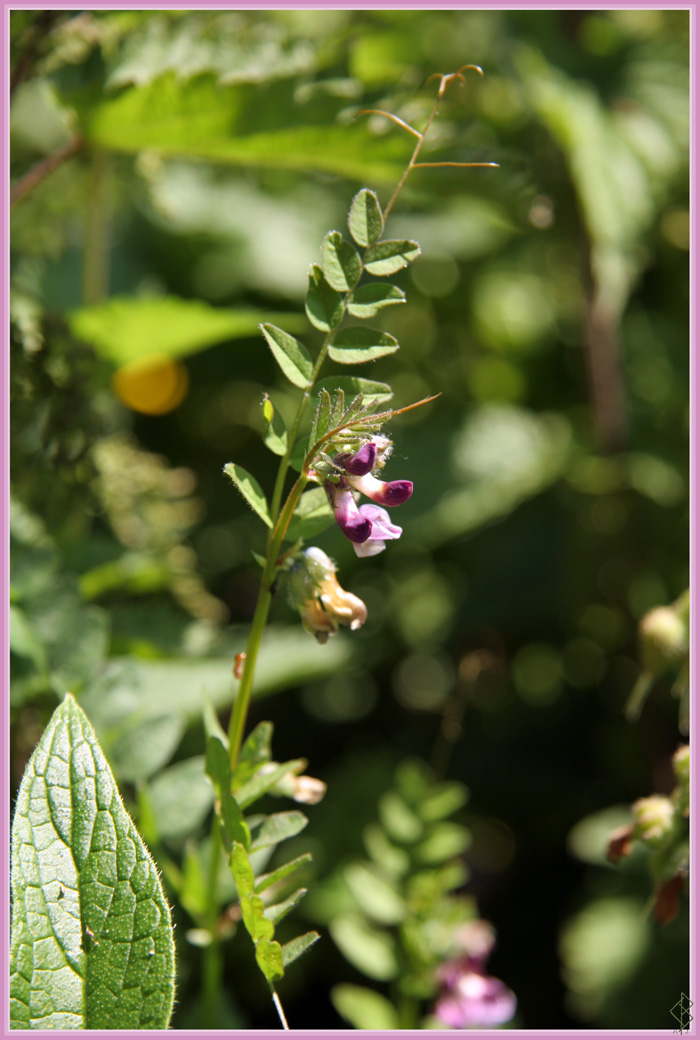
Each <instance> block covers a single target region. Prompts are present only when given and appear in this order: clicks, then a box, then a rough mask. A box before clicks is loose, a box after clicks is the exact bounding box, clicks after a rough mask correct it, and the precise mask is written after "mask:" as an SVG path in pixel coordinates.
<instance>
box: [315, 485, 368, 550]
mask: <svg viewBox="0 0 700 1040" xmlns="http://www.w3.org/2000/svg"><path fill="white" fill-rule="evenodd" d="M326 490H327V492H328V497H329V498H330V502H331V508H332V510H333V513H334V514H335V519H336V521H337V522H338V526H339V527H340V530H341V531H342V532H343V534H344V535H345V537H346V538H349V539H350V541H351V542H353V543H355V544H358V543H361V542H366V541H367V539H368V538H369V536H370V534H371V532H372V523H371V521H370V520H369V519H368V518H367V517H364V516H362V514H361V513H360V510H359V509H358V508H357V505H356V503H355V499H354V498H353V497H352V491H350V489H349V488H343V487H340V486H337V485H335V484H326Z"/></svg>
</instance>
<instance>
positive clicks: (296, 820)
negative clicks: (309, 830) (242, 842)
mask: <svg viewBox="0 0 700 1040" xmlns="http://www.w3.org/2000/svg"><path fill="white" fill-rule="evenodd" d="M308 822H309V821H308V819H307V818H306V816H304V814H303V813H301V812H299V811H298V810H297V809H291V810H289V812H280V813H271V814H270V816H266V817H265V819H264V821H263V823H262V825H261V827H260V829H259V830H258V831H257V833H256V834H255V837H254V839H253V841H252V843H251V845H250V851H251V852H255V851H256V850H257V849H266V848H269V846H270V845H278V844H279V843H280V842H281V841H285V840H286V839H287V838H293V837H294V836H295V835H296V834H299V833H300V831H303V829H304V827H306V825H307V823H308Z"/></svg>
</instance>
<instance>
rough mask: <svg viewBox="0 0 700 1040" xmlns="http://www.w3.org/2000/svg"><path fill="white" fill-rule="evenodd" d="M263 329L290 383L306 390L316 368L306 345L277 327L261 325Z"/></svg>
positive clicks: (276, 359)
mask: <svg viewBox="0 0 700 1040" xmlns="http://www.w3.org/2000/svg"><path fill="white" fill-rule="evenodd" d="M261 329H262V333H263V335H264V337H265V339H266V340H267V342H268V345H269V347H270V350H271V351H272V353H273V355H274V358H275V361H276V362H277V364H278V365H279V366H280V368H281V369H282V371H283V372H284V374H285V375H286V377H287V379H288V380H289V382H290V383H293V384H294V386H298V387H300V388H301V389H306V387H307V386H308V385H309V382H310V380H311V373H312V372H313V368H314V366H313V361H312V360H311V358H310V357H309V354H308V351H307V350H306V347H305V346H304V344H303V343H300V342H299V340H298V339H295V338H294V336H290V335H289V333H288V332H284V330H283V329H278V328H277V327H276V326H275V325H268V324H265V325H261Z"/></svg>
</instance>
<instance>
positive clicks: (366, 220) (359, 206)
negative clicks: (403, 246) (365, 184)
mask: <svg viewBox="0 0 700 1040" xmlns="http://www.w3.org/2000/svg"><path fill="white" fill-rule="evenodd" d="M348 227H349V228H350V234H351V235H352V237H353V238H354V239H355V241H356V242H357V244H358V246H371V245H372V243H373V242H376V241H377V239H378V238H379V236H380V235H381V233H382V231H383V229H384V218H383V217H382V210H381V207H380V205H379V199H378V198H377V196H376V195H375V194H374V192H373V191H370V190H369V188H363V189H362V191H358V193H357V195H356V196H355V198H354V199H353V200H352V206H351V207H350V213H349V215H348Z"/></svg>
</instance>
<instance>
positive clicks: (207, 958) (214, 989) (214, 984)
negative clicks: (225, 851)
mask: <svg viewBox="0 0 700 1040" xmlns="http://www.w3.org/2000/svg"><path fill="white" fill-rule="evenodd" d="M219 826H220V824H219V817H218V816H217V815H216V813H214V817H213V819H212V825H211V838H210V842H211V845H210V848H209V870H208V874H207V912H206V921H207V930H208V932H209V934H210V936H211V941H210V943H209V945H208V946H207V947H205V949H204V954H203V965H202V1019H203V1021H202V1027H203V1028H204V1029H215V1028H216V1014H215V1009H216V1004H217V1001H218V994H219V992H220V986H221V978H222V970H223V962H222V958H221V942H220V940H219V938H218V936H217V934H216V917H217V910H218V908H217V905H216V888H217V879H218V873H219V840H220V838H219Z"/></svg>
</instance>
